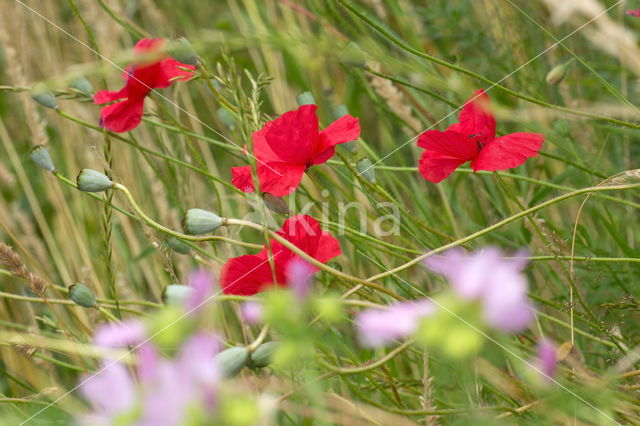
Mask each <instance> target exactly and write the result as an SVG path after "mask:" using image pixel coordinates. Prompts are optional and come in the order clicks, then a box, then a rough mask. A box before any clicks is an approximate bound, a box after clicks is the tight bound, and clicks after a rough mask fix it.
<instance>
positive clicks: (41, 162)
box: [31, 145, 56, 173]
mask: <svg viewBox="0 0 640 426" xmlns="http://www.w3.org/2000/svg"><path fill="white" fill-rule="evenodd" d="M31 159H32V160H33V161H34V162H35V163H36V164H37V165H38V166H40V167H42V168H43V169H45V170H46V171H48V172H52V173H53V172H55V171H56V166H55V165H54V164H53V160H52V159H51V155H49V150H48V149H47V147H46V146H44V145H36V146H34V147H33V149H32V150H31Z"/></svg>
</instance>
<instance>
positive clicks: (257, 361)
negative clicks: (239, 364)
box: [249, 342, 280, 368]
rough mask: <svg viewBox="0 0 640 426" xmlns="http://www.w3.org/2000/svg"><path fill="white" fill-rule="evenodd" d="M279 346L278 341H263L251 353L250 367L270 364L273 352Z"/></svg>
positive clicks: (261, 366)
mask: <svg viewBox="0 0 640 426" xmlns="http://www.w3.org/2000/svg"><path fill="white" fill-rule="evenodd" d="M279 347H280V342H267V343H263V344H261V345H260V346H258V347H257V348H256V350H255V351H253V353H252V354H251V360H250V363H249V366H250V367H252V368H264V367H266V366H268V365H269V364H271V361H272V359H273V353H274V352H275V351H276V350H277V349H278V348H279Z"/></svg>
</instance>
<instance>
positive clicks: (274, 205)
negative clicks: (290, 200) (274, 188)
mask: <svg viewBox="0 0 640 426" xmlns="http://www.w3.org/2000/svg"><path fill="white" fill-rule="evenodd" d="M262 199H263V200H264V204H265V205H266V206H267V207H268V208H269V210H271V211H273V212H276V213H279V214H282V215H288V214H289V208H288V207H287V202H286V201H284V199H283V198H282V197H276V196H275V195H271V194H269V193H268V192H265V193H264V194H262Z"/></svg>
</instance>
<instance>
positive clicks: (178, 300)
mask: <svg viewBox="0 0 640 426" xmlns="http://www.w3.org/2000/svg"><path fill="white" fill-rule="evenodd" d="M192 292H193V288H191V287H189V286H186V285H182V284H170V285H168V286H167V288H166V289H165V292H164V300H165V303H166V304H167V305H173V306H182V305H183V304H184V302H185V300H187V298H188V297H189V295H190V294H191V293H192Z"/></svg>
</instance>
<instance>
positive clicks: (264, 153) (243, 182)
mask: <svg viewBox="0 0 640 426" xmlns="http://www.w3.org/2000/svg"><path fill="white" fill-rule="evenodd" d="M316 109H317V107H316V106H315V105H302V106H301V107H300V108H298V109H297V110H295V111H289V112H286V113H284V114H282V115H281V116H280V117H278V118H276V119H275V120H273V121H270V122H268V123H267V124H265V125H264V127H263V128H262V129H260V130H259V131H257V132H255V133H254V134H253V154H254V155H255V156H256V159H257V170H258V179H259V181H260V190H261V191H262V192H268V193H269V194H271V195H275V196H276V197H282V196H285V195H288V194H290V193H291V192H293V190H294V189H296V187H297V186H298V185H299V184H300V181H301V180H302V175H303V174H304V172H305V170H306V169H307V168H309V167H311V166H313V165H316V164H322V163H324V162H326V161H327V160H328V159H329V158H331V157H333V154H334V152H335V146H336V145H338V144H341V143H345V142H350V141H353V140H356V139H358V137H360V124H359V123H358V119H357V118H355V117H352V116H350V115H348V114H347V115H345V116H344V117H341V118H339V119H338V120H336V121H334V122H333V123H332V124H331V125H330V126H329V127H327V128H326V129H324V130H323V131H321V132H320V131H319V130H318V116H317V115H316ZM231 173H232V174H233V179H232V180H231V182H232V183H233V184H234V185H235V186H236V188H238V189H240V190H242V191H244V192H253V191H254V190H255V188H254V186H253V178H252V177H251V167H250V166H244V167H233V168H232V169H231Z"/></svg>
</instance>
